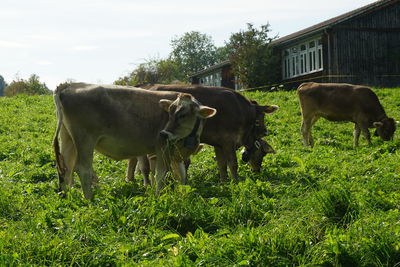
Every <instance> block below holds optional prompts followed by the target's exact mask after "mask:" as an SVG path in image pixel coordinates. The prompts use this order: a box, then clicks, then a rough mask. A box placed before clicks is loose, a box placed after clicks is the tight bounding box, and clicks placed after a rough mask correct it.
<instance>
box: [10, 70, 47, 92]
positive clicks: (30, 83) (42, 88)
mask: <svg viewBox="0 0 400 267" xmlns="http://www.w3.org/2000/svg"><path fill="white" fill-rule="evenodd" d="M50 93H51V91H50V90H49V89H48V88H47V86H46V84H45V83H41V82H40V80H39V76H38V75H36V74H32V75H31V76H30V77H29V79H28V80H24V79H17V80H16V81H12V82H11V84H10V85H8V86H7V87H6V88H5V89H4V95H5V96H15V95H18V94H26V95H46V94H50Z"/></svg>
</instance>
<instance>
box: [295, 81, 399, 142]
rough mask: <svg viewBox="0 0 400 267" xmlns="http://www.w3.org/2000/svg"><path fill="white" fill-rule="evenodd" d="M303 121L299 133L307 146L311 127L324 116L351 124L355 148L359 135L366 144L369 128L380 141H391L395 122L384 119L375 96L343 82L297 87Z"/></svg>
mask: <svg viewBox="0 0 400 267" xmlns="http://www.w3.org/2000/svg"><path fill="white" fill-rule="evenodd" d="M297 93H298V96H299V99H300V105H301V113H302V117H303V121H302V124H301V133H302V135H303V141H304V144H305V145H306V146H313V145H314V142H313V138H312V135H311V127H312V126H313V124H314V123H315V122H316V121H317V120H318V119H319V118H320V117H323V118H325V119H327V120H330V121H351V122H354V124H355V127H354V146H355V147H356V146H358V139H359V137H360V132H362V133H363V135H364V137H365V139H366V140H367V142H368V144H369V145H370V144H371V137H370V133H369V130H368V128H373V127H375V128H376V134H377V135H379V136H380V137H381V138H382V140H384V141H388V140H390V139H392V138H393V134H394V131H395V130H396V123H395V120H394V119H392V118H388V117H387V116H386V113H385V110H384V109H383V107H382V105H381V103H380V102H379V99H378V97H377V96H376V94H375V93H374V92H373V91H372V90H371V89H370V88H368V87H366V86H362V85H352V84H342V83H314V82H307V83H303V84H301V85H300V86H299V87H298V88H297Z"/></svg>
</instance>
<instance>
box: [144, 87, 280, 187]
mask: <svg viewBox="0 0 400 267" xmlns="http://www.w3.org/2000/svg"><path fill="white" fill-rule="evenodd" d="M141 87H143V88H147V89H150V90H157V91H175V92H181V93H189V94H191V95H193V96H194V97H195V98H196V99H197V100H198V101H200V102H201V103H203V104H204V105H207V106H209V107H213V108H215V109H217V110H218V113H217V115H216V116H214V117H212V118H210V119H209V120H207V122H206V123H205V125H204V130H203V132H202V134H201V137H200V142H202V143H206V144H209V145H211V146H213V147H214V149H215V155H216V158H217V163H218V168H219V173H220V179H221V181H224V180H226V178H227V166H229V169H230V172H231V175H232V177H233V178H234V179H238V174H237V168H238V164H237V159H236V150H237V149H238V148H239V147H241V146H244V147H245V148H246V149H247V150H248V151H251V153H254V152H256V151H257V148H256V149H254V148H255V146H256V145H257V142H258V140H259V139H260V138H261V137H263V136H265V135H266V134H267V130H266V127H265V124H264V115H265V114H266V113H272V112H274V111H276V110H277V109H278V107H277V106H275V105H265V106H261V105H259V104H257V102H256V101H251V100H249V99H247V98H246V97H244V96H243V95H241V94H240V93H239V92H237V91H234V90H232V89H229V88H223V87H211V86H201V85H177V84H172V85H146V86H143V85H141ZM258 155H259V156H261V157H262V156H264V155H265V154H263V153H258ZM249 156H250V155H249ZM249 158H250V157H249ZM251 159H252V160H254V157H251ZM261 161H262V158H261ZM261 161H259V164H261ZM251 166H252V167H253V166H254V165H251ZM260 166H261V165H260Z"/></svg>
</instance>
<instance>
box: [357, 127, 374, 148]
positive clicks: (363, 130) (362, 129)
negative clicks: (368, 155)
mask: <svg viewBox="0 0 400 267" xmlns="http://www.w3.org/2000/svg"><path fill="white" fill-rule="evenodd" d="M360 128H361V131H362V133H363V135H364V137H365V139H366V140H367V143H368V145H371V144H372V143H371V134H370V133H369V130H368V126H366V125H365V124H361V126H360Z"/></svg>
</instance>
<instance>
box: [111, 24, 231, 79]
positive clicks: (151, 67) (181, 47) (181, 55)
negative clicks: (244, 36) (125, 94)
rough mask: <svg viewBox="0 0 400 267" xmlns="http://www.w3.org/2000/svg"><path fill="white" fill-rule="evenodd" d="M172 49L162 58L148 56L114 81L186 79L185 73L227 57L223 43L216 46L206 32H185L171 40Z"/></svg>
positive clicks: (188, 73)
mask: <svg viewBox="0 0 400 267" xmlns="http://www.w3.org/2000/svg"><path fill="white" fill-rule="evenodd" d="M171 47H172V52H171V53H170V55H169V57H168V58H166V59H152V58H150V59H148V60H146V61H145V62H144V63H142V64H140V65H138V66H137V68H136V69H135V70H133V71H132V72H131V73H130V74H128V75H127V76H124V77H120V78H119V79H118V80H116V81H115V82H114V83H115V84H119V85H135V84H142V83H181V82H189V76H190V75H191V74H193V73H195V72H197V71H200V70H203V69H204V68H207V67H209V66H211V65H214V64H216V63H219V62H221V61H224V60H226V59H228V57H229V50H228V48H227V47H226V46H224V47H218V48H217V47H216V46H215V45H214V43H213V41H212V39H211V37H210V36H208V35H206V34H202V33H199V32H195V31H192V32H187V33H185V34H183V36H181V37H179V38H175V39H173V40H172V41H171Z"/></svg>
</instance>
